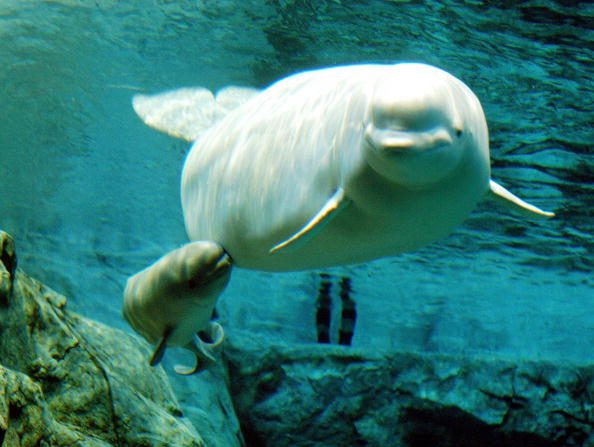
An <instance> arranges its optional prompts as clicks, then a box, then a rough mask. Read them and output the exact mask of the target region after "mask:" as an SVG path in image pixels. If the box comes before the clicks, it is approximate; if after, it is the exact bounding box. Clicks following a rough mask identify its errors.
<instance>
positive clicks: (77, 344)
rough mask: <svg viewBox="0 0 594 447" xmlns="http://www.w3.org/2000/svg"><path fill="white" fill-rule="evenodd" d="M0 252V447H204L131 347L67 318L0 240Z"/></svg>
mask: <svg viewBox="0 0 594 447" xmlns="http://www.w3.org/2000/svg"><path fill="white" fill-rule="evenodd" d="M0 248H1V249H2V252H1V255H0V260H1V261H2V262H0V302H2V303H3V305H2V306H1V307H0V361H1V363H2V365H0V444H1V445H3V446H20V447H25V446H38V445H51V446H72V445H81V444H84V445H85V446H112V445H113V446H116V445H117V446H121V445H143V446H171V445H175V446H184V447H185V446H187V447H200V446H204V442H203V441H202V439H201V437H200V436H199V435H198V433H197V432H196V430H195V429H194V427H193V426H192V425H191V424H190V423H189V422H188V421H187V420H186V419H185V418H184V417H183V415H182V412H181V410H180V408H179V405H178V403H177V400H176V398H175V396H174V395H173V392H172V391H171V388H170V385H169V382H168V380H167V377H166V375H165V373H164V371H163V370H162V369H160V368H150V367H149V366H148V365H147V364H146V361H145V359H146V357H147V355H148V351H147V349H146V348H145V346H144V345H143V344H142V343H141V342H140V341H138V340H137V339H135V338H134V337H132V336H130V335H128V334H125V333H123V332H121V331H119V330H116V329H113V328H110V327H107V326H105V325H102V324H99V323H96V322H93V321H91V320H88V319H86V318H83V317H81V316H79V315H77V314H75V313H73V312H70V311H69V310H67V309H66V298H64V297H63V296H61V295H59V294H57V293H56V292H54V291H52V290H51V289H49V288H47V287H46V286H44V285H43V284H41V283H39V282H38V281H36V280H34V279H32V278H30V277H28V276H27V275H26V274H25V273H23V272H22V271H21V270H18V269H16V254H15V250H14V242H13V241H12V238H11V237H10V236H8V235H7V234H6V233H4V232H0Z"/></svg>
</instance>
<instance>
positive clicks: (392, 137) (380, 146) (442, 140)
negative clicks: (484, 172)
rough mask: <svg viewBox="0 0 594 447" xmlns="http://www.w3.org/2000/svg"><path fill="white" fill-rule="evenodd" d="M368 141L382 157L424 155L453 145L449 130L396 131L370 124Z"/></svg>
mask: <svg viewBox="0 0 594 447" xmlns="http://www.w3.org/2000/svg"><path fill="white" fill-rule="evenodd" d="M365 139H366V141H367V142H368V143H369V144H370V145H371V146H372V147H373V148H374V149H375V150H376V151H378V152H380V153H381V154H382V155H385V156H390V155H392V154H393V155H403V154H417V155H419V154H422V153H429V152H433V151H436V150H440V149H443V148H445V147H448V146H449V145H451V144H452V143H453V139H452V136H451V135H450V132H448V130H447V129H444V128H443V127H441V126H437V127H435V128H433V129H427V130H422V131H417V130H394V129H378V128H376V127H374V126H373V124H369V125H368V126H367V129H366V130H365Z"/></svg>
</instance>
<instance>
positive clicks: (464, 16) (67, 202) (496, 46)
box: [0, 0, 594, 363]
mask: <svg viewBox="0 0 594 447" xmlns="http://www.w3.org/2000/svg"><path fill="white" fill-rule="evenodd" d="M593 23H594V5H593V4H592V3H591V2H569V1H567V0H564V1H561V0H559V1H541V2H526V1H520V2H508V1H503V0H502V1H496V2H489V6H486V5H484V4H483V3H482V2H474V1H467V2H421V1H409V2H392V1H362V2H348V1H315V2H314V1H312V2H308V1H298V0H295V1H290V0H287V1H272V0H271V1H264V0H259V1H258V0H252V1H206V0H205V1H176V2H170V1H164V0H160V1H153V2H117V1H111V0H105V1H98V2H95V1H82V2H73V1H67V0H62V1H52V2H49V1H46V2H44V1H24V0H3V1H2V2H1V3H0V61H1V63H0V85H1V86H2V88H1V89H0V228H2V229H4V230H5V231H8V232H9V233H11V234H12V235H13V236H14V237H15V239H16V242H17V248H18V254H19V262H20V264H19V265H20V267H22V268H23V269H24V270H26V271H27V272H29V273H30V274H32V275H34V276H36V277H37V278H39V279H41V280H42V281H44V282H45V283H47V284H48V285H49V286H50V287H52V288H54V289H56V290H57V291H59V292H61V293H63V294H65V295H66V296H67V297H68V298H69V303H70V307H71V308H73V309H75V310H77V311H79V312H81V313H83V314H84V315H87V316H90V317H93V318H96V319H98V320H101V321H103V322H107V323H109V324H111V325H113V326H117V327H121V328H125V329H126V330H129V329H128V327H127V325H126V323H125V322H124V321H123V319H122V317H121V316H120V307H121V294H122V289H123V285H124V283H125V280H126V277H127V276H128V275H130V274H133V273H135V272H136V271H138V270H139V269H141V268H143V267H145V266H146V265H148V263H150V262H152V261H153V260H154V259H156V258H157V257H159V256H161V255H162V254H164V253H165V252H167V251H168V250H170V249H172V248H174V247H176V246H178V245H179V244H181V243H183V242H185V241H186V236H185V232H184V228H183V221H182V214H181V207H180V203H179V176H180V171H181V167H182V163H183V160H184V154H185V152H186V150H187V144H186V143H184V142H182V141H177V140H174V139H172V138H170V137H167V136H165V135H161V134H159V133H157V132H155V131H154V130H152V129H149V128H148V127H146V126H145V125H144V124H143V123H142V122H141V121H140V120H139V119H138V118H137V117H136V116H135V114H134V112H133V110H132V107H131V102H130V101H131V97H132V95H133V94H135V93H137V92H158V91H162V90H166V89H170V88H175V87H181V86H195V85H201V86H205V87H208V88H211V89H215V90H216V89H218V88H221V87H223V86H226V85H229V84H238V85H248V86H256V87H264V86H266V85H268V84H269V83H270V82H272V81H274V80H276V79H279V78H281V77H283V76H285V75H288V74H291V73H294V72H296V71H299V70H302V69H307V68H313V67H324V66H332V65H337V64H345V63H363V62H384V63H385V62H397V61H420V62H426V63H431V64H434V65H437V66H439V67H441V68H444V69H446V70H448V71H449V72H451V73H452V74H454V75H456V76H457V77H459V78H460V79H462V80H463V81H464V82H465V83H467V84H468V85H469V86H470V87H471V88H472V89H473V90H474V91H475V93H476V94H477V96H478V97H479V98H480V99H481V101H482V104H483V107H484V109H485V112H486V115H487V119H488V122H489V127H490V133H491V151H492V161H493V177H494V178H496V179H497V180H498V181H500V182H501V183H502V184H504V185H505V186H506V187H509V189H511V190H513V191H514V192H515V193H517V194H518V195H520V196H522V197H523V198H525V199H527V200H529V201H531V202H532V203H534V204H536V205H538V206H541V207H543V208H545V209H550V210H554V211H555V212H556V213H557V217H556V218H554V219H552V220H525V219H523V218H519V217H517V216H514V215H511V214H510V213H509V212H508V211H507V210H506V209H503V208H500V207H498V206H497V205H496V204H494V203H488V202H485V203H482V204H481V205H480V206H479V207H478V209H477V210H476V211H475V212H474V213H473V215H472V216H471V217H470V218H469V219H468V221H467V222H466V223H465V224H464V225H463V226H462V227H460V228H459V229H458V230H457V231H456V232H455V233H453V234H452V235H451V236H450V237H448V238H447V239H445V240H443V241H440V242H439V243H435V244H433V245H431V246H429V247H427V248H425V249H423V250H420V251H419V252H416V253H412V254H406V255H403V256H399V257H396V258H393V259H387V260H380V261H376V262H373V263H369V264H366V265H361V266H350V267H344V268H337V269H334V270H332V271H330V273H331V274H333V275H335V276H336V278H340V277H341V276H343V275H348V276H350V277H351V278H352V279H353V290H354V291H353V294H352V296H353V298H354V299H355V301H356V302H357V315H358V319H357V325H356V330H355V336H354V339H353V344H354V345H355V346H359V347H364V348H368V349H373V350H414V351H420V352H429V351H430V352H445V353H464V354H468V355H483V356H503V357H512V358H547V359H559V360H563V361H572V362H577V363H591V362H592V343H593V342H594V293H593V291H594V276H593V275H592V273H591V272H592V270H593V268H594V253H593V251H594V250H593V247H594V243H593V229H594V225H593V209H594V174H593V172H594V161H593V158H592V146H593V143H594V119H593V116H594V81H593V79H594V30H593V28H592V26H593V25H592V24H593ZM317 273H318V272H303V273H292V274H274V275H273V274H263V273H258V272H248V271H241V270H236V271H235V272H234V275H233V279H232V283H231V285H230V287H229V288H228V290H227V291H226V292H225V294H224V296H223V297H222V299H221V302H220V305H219V314H220V315H221V319H222V320H223V323H224V326H225V327H226V330H227V331H228V332H229V333H233V331H242V332H250V331H251V332H253V333H257V334H260V335H264V336H270V337H271V339H274V340H285V341H286V342H289V343H314V342H315V339H316V332H315V298H316V295H317V290H318V287H319V283H318V275H317ZM334 300H335V301H336V304H337V303H338V301H337V300H338V299H337V297H336V296H335V297H334ZM337 312H338V313H339V312H340V310H339V308H338V307H335V311H334V313H335V314H336V313H337ZM336 324H337V323H336V322H335V323H333V327H332V329H333V331H335V330H336V327H335V326H336ZM333 337H335V334H334V335H333Z"/></svg>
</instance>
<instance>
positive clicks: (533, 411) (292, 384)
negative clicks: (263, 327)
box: [226, 334, 594, 447]
mask: <svg viewBox="0 0 594 447" xmlns="http://www.w3.org/2000/svg"><path fill="white" fill-rule="evenodd" d="M246 335H247V334H246ZM236 339H237V338H236ZM240 339H241V340H242V342H241V345H239V346H238V345H236V344H235V343H233V340H231V343H229V344H228V346H227V347H226V357H227V360H228V369H229V375H230V377H231V392H232V395H233V396H234V401H235V407H236V410H237V412H238V416H239V418H240V420H241V421H242V425H243V430H244V436H245V438H246V440H247V442H248V444H249V445H253V446H270V447H273V446H274V447H284V446H287V447H288V446H291V447H296V446H312V445H320V446H321V445H323V446H326V447H331V446H408V447H424V446H432V447H446V446H447V447H450V446H451V447H454V446H456V447H460V446H463V447H470V446H476V447H491V446H492V447H495V446H497V447H512V446H513V447H529V446H534V447H547V446H589V447H591V446H594V366H593V367H575V366H569V365H567V366H560V365H554V364H552V363H545V362H524V363H521V364H519V363H517V362H512V361H506V360H502V359H475V358H471V357H470V358H467V357H451V356H440V355H430V354H413V353H400V354H399V353H390V354H389V355H386V356H382V355H375V356H374V355H370V353H369V352H358V351H357V350H354V349H349V348H343V347H333V346H322V345H320V346H301V347H299V346H286V345H284V346H283V345H275V346H270V345H269V344H267V343H265V342H263V341H258V339H257V338H254V337H253V336H251V337H248V336H244V337H241V338H240Z"/></svg>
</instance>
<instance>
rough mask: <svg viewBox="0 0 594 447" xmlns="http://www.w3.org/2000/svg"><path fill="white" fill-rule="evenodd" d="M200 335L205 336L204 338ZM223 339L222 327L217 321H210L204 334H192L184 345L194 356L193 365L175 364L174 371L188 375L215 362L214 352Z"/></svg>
mask: <svg viewBox="0 0 594 447" xmlns="http://www.w3.org/2000/svg"><path fill="white" fill-rule="evenodd" d="M202 337H204V338H206V340H204V339H203V338H202ZM224 339H225V331H224V330H223V327H222V326H221V325H220V324H219V323H217V322H214V321H211V322H210V323H209V327H208V329H207V330H206V331H204V334H197V335H194V338H193V339H192V341H191V342H190V343H188V344H187V345H186V349H189V350H190V351H192V352H193V353H194V355H195V356H196V361H195V363H194V366H192V367H187V366H182V365H175V368H174V369H175V372H176V373H178V374H181V375H183V376H190V375H192V374H196V373H198V372H200V371H203V370H205V369H206V368H208V367H209V366H210V365H212V364H214V363H216V358H215V357H214V353H215V352H216V351H217V349H219V348H220V346H221V344H222V343H223V340H224Z"/></svg>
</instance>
